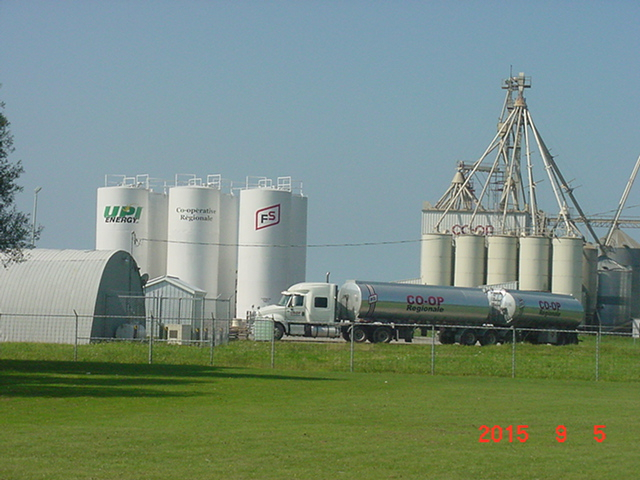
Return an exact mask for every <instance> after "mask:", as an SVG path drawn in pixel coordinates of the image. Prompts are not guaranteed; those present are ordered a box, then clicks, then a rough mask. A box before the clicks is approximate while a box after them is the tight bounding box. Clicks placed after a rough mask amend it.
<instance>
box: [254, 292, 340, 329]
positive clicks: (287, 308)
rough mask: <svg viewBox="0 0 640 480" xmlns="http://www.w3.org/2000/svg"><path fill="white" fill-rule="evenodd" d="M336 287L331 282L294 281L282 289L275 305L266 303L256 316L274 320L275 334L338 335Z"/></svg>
mask: <svg viewBox="0 0 640 480" xmlns="http://www.w3.org/2000/svg"><path fill="white" fill-rule="evenodd" d="M337 292H338V286H337V285H335V284H333V283H306V282H305V283H296V284H295V285H292V286H291V287H289V288H288V289H287V290H285V291H284V292H282V297H281V298H280V301H279V302H278V303H277V304H276V305H267V306H266V307H263V308H261V309H260V310H259V311H258V312H257V313H256V316H257V318H263V319H264V318H270V319H272V320H273V321H274V328H275V337H276V339H280V338H282V336H284V335H292V336H303V337H331V338H334V337H339V336H340V334H341V329H340V327H339V326H337V325H334V324H335V323H336V322H337V321H338V319H337V305H336V297H337Z"/></svg>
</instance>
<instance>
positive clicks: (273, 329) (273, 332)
mask: <svg viewBox="0 0 640 480" xmlns="http://www.w3.org/2000/svg"><path fill="white" fill-rule="evenodd" d="M271 368H276V322H275V321H274V320H273V318H272V319H271Z"/></svg>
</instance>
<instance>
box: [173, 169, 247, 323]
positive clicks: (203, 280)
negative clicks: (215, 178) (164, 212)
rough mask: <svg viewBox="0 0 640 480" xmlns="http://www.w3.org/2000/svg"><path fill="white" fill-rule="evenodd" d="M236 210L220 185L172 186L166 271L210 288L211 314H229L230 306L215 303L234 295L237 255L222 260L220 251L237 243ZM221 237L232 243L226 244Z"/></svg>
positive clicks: (208, 313)
mask: <svg viewBox="0 0 640 480" xmlns="http://www.w3.org/2000/svg"><path fill="white" fill-rule="evenodd" d="M176 183H177V182H176ZM234 213H235V208H234V200H233V199H232V196H231V195H230V194H226V193H223V192H222V191H221V188H220V185H219V184H217V183H207V184H205V185H202V183H201V181H200V180H199V179H195V178H194V179H192V180H191V181H190V182H189V183H188V184H187V185H176V186H174V187H171V188H170V189H169V212H168V230H167V275H169V276H173V277H177V278H179V279H180V280H182V281H183V282H186V283H187V284H189V285H191V286H193V287H195V288H197V289H200V290H203V291H205V292H206V297H207V299H208V301H209V303H208V309H207V312H206V314H207V315H210V314H214V315H215V316H216V318H220V317H226V316H227V315H228V311H229V308H228V305H224V306H222V305H217V306H216V307H213V304H212V303H211V302H213V301H214V300H215V301H216V302H217V301H218V300H221V299H222V300H225V299H226V300H227V303H228V302H229V298H230V297H231V296H232V295H233V291H232V287H230V285H231V284H232V283H233V276H232V272H231V270H232V269H233V266H232V265H233V264H234V263H235V261H234V258H233V254H231V255H229V256H228V257H225V259H224V261H221V252H223V253H228V250H229V245H231V246H232V245H233V240H234V234H233V233H232V232H233V231H235V225H234ZM221 240H225V242H226V241H231V243H230V244H229V245H227V244H226V243H225V246H224V247H225V248H221V243H223V242H222V241H221ZM233 273H234V272H233ZM229 275H231V277H229Z"/></svg>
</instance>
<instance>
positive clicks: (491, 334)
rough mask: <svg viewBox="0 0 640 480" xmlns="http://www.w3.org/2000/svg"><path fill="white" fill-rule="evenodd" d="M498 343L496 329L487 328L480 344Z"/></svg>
mask: <svg viewBox="0 0 640 480" xmlns="http://www.w3.org/2000/svg"><path fill="white" fill-rule="evenodd" d="M496 343H498V334H497V333H496V331H495V330H487V331H486V332H484V335H482V336H481V337H480V345H483V346H484V345H495V344H496Z"/></svg>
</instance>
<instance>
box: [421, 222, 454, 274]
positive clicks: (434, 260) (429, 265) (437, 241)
mask: <svg viewBox="0 0 640 480" xmlns="http://www.w3.org/2000/svg"><path fill="white" fill-rule="evenodd" d="M452 277H453V235H451V234H447V233H425V234H423V235H422V245H421V248H420V280H421V282H422V283H424V284H425V285H445V286H450V285H452V283H453V282H452Z"/></svg>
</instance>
